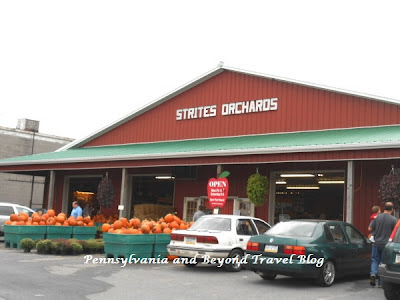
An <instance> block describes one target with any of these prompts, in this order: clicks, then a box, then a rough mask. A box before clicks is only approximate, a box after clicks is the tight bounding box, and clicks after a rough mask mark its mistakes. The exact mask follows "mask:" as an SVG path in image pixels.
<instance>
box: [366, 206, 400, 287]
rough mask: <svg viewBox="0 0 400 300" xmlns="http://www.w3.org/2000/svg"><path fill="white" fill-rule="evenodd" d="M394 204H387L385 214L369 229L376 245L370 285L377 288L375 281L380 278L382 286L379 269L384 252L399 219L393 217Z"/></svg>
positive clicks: (372, 258) (373, 222) (373, 253)
mask: <svg viewBox="0 0 400 300" xmlns="http://www.w3.org/2000/svg"><path fill="white" fill-rule="evenodd" d="M392 213H393V203H392V202H386V203H385V211H384V212H383V214H379V215H377V216H376V218H375V219H373V220H372V222H371V224H370V225H369V227H368V230H369V231H372V232H373V233H374V240H375V241H374V243H373V244H372V254H371V260H372V262H371V273H370V284H371V285H372V286H375V285H376V283H375V279H376V278H378V286H379V287H380V286H381V280H380V278H379V276H378V267H379V264H380V263H381V262H382V260H383V252H384V249H385V245H386V244H387V242H388V241H389V237H390V234H391V233H392V231H393V228H394V226H395V225H396V223H397V219H396V218H395V217H393V216H392Z"/></svg>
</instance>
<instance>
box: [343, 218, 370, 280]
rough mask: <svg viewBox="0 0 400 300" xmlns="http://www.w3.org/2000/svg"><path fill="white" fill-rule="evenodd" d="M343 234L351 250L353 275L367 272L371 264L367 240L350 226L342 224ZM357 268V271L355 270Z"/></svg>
mask: <svg viewBox="0 0 400 300" xmlns="http://www.w3.org/2000/svg"><path fill="white" fill-rule="evenodd" d="M344 228H345V230H344V231H345V233H346V236H347V239H348V241H349V244H350V248H351V254H349V255H350V256H351V258H352V259H353V261H354V264H355V268H354V269H353V270H354V272H355V273H360V272H368V270H369V267H370V264H371V245H370V243H368V242H367V239H366V238H365V237H364V236H363V235H362V234H361V233H360V232H359V231H358V230H357V229H356V228H355V227H354V226H352V225H350V224H344ZM356 267H357V269H356Z"/></svg>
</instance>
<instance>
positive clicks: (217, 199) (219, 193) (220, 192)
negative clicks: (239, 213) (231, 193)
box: [207, 178, 229, 208]
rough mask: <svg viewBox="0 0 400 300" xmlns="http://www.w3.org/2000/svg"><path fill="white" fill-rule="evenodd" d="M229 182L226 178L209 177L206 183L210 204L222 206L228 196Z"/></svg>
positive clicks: (213, 206)
mask: <svg viewBox="0 0 400 300" xmlns="http://www.w3.org/2000/svg"><path fill="white" fill-rule="evenodd" d="M228 190H229V183H228V179H226V178H218V179H216V178H210V179H209V180H208V184H207V194H208V200H209V201H210V206H211V207H212V208H215V207H223V206H224V205H225V202H226V198H228Z"/></svg>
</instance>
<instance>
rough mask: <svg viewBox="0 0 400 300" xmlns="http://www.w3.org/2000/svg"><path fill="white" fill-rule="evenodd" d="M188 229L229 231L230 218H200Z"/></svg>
mask: <svg viewBox="0 0 400 300" xmlns="http://www.w3.org/2000/svg"><path fill="white" fill-rule="evenodd" d="M189 230H219V231H230V230H231V220H230V219H227V218H204V217H203V218H200V219H198V220H197V221H196V222H195V223H194V224H193V225H192V226H191V227H190V229H189Z"/></svg>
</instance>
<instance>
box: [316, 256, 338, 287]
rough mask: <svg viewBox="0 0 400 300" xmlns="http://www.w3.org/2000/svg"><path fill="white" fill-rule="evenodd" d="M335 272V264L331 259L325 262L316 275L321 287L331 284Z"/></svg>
mask: <svg viewBox="0 0 400 300" xmlns="http://www.w3.org/2000/svg"><path fill="white" fill-rule="evenodd" d="M335 274H336V270H335V264H334V263H333V262H331V261H327V262H325V263H324V265H323V266H322V267H321V270H320V273H319V275H318V279H317V282H318V284H319V285H320V286H323V287H327V286H331V285H332V283H333V282H334V281H335Z"/></svg>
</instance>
